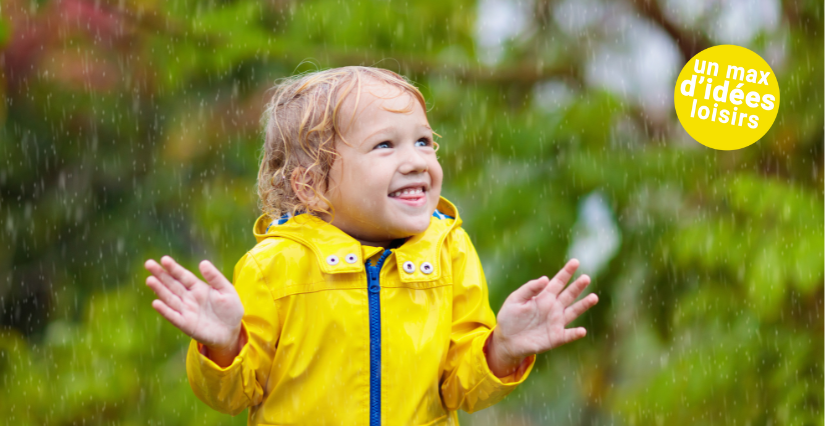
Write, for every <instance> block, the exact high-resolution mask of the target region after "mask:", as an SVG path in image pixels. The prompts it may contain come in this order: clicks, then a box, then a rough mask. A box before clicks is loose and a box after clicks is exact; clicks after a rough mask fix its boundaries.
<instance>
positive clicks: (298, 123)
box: [258, 66, 437, 219]
mask: <svg viewBox="0 0 825 426" xmlns="http://www.w3.org/2000/svg"><path fill="white" fill-rule="evenodd" d="M365 79H370V80H373V81H377V82H380V83H386V84H389V85H392V86H395V87H397V88H399V89H401V90H402V93H403V92H404V91H406V92H408V93H409V94H411V95H412V96H413V98H414V99H416V100H418V102H419V103H420V104H421V106H422V108H424V110H425V111H426V110H427V107H426V102H425V100H424V96H423V95H422V94H421V92H420V91H419V90H418V89H417V88H416V87H415V86H414V85H412V84H411V83H410V82H409V81H408V80H407V79H406V78H405V77H403V76H401V75H398V74H396V73H394V72H392V71H390V70H386V69H381V68H372V67H364V66H349V67H342V68H333V69H328V70H321V71H315V72H309V73H304V74H299V75H295V76H291V77H286V78H282V79H280V80H278V81H277V82H276V84H275V86H274V87H273V88H272V89H270V90H274V94H273V95H272V98H271V100H270V101H269V103H268V104H267V106H266V110H265V112H264V114H263V117H262V119H261V121H262V123H263V125H264V146H263V152H262V158H261V163H260V169H259V170H258V197H259V208H260V209H261V212H262V213H264V214H266V215H268V216H269V218H271V219H278V218H280V217H281V216H282V215H284V214H289V215H290V216H292V215H295V214H296V213H297V212H299V211H302V212H309V213H319V212H325V213H330V211H329V210H327V209H326V208H321V209H318V208H314V207H313V206H312V205H310V204H315V201H316V200H315V199H312V200H308V201H309V202H303V201H301V199H300V198H299V197H298V195H297V194H296V193H295V191H294V190H293V187H292V182H293V180H294V181H295V182H296V184H297V185H301V186H304V187H307V188H308V189H310V190H311V191H312V193H313V194H314V196H315V197H317V198H318V199H320V200H321V201H322V202H323V204H326V206H327V207H329V208H331V209H332V215H333V217H334V207H333V206H332V204H331V203H330V202H329V200H327V199H326V197H324V196H323V194H321V193H319V192H318V191H317V190H316V188H315V186H316V184H318V183H320V182H323V185H324V186H323V188H325V190H326V188H329V173H330V170H331V169H332V164H333V163H334V162H335V159H336V158H337V156H338V154H337V152H336V150H335V140H336V138H339V139H340V140H341V141H343V142H344V143H347V144H348V145H349V143H348V142H347V141H346V140H345V139H344V137H343V135H342V134H341V123H340V122H339V117H338V114H339V109H340V107H341V104H342V103H343V101H344V99H345V98H346V97H347V95H349V93H350V92H352V91H353V89H355V90H356V100H355V108H354V110H355V111H357V109H358V100H359V99H360V93H361V86H362V81H363V80H365ZM412 105H413V104H410V107H409V108H408V109H407V110H402V111H393V112H406V111H410V110H412ZM436 135H437V134H436ZM299 174H302V176H300V178H298V175H299ZM316 179H317V180H316ZM307 181H309V182H311V183H312V184H307V183H305V182H307Z"/></svg>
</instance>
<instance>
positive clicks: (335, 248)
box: [145, 67, 598, 425]
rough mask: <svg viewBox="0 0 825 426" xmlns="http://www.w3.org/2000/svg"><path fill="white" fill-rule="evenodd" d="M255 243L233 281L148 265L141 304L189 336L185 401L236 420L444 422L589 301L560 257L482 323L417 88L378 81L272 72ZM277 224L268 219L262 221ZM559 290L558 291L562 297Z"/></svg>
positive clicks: (391, 79) (507, 375) (502, 392)
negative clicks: (193, 399) (556, 267)
mask: <svg viewBox="0 0 825 426" xmlns="http://www.w3.org/2000/svg"><path fill="white" fill-rule="evenodd" d="M264 118H265V121H266V140H265V144H264V153H263V160H262V162H261V168H260V172H259V175H258V192H259V196H260V198H261V203H262V210H263V212H264V214H263V215H261V216H260V217H259V218H258V220H257V221H256V223H255V225H254V228H253V233H254V234H255V238H256V239H257V241H258V244H257V245H256V246H255V247H254V248H252V250H250V251H249V252H248V253H246V254H245V255H244V256H243V257H242V258H241V259H240V261H239V262H238V264H237V265H236V266H235V272H234V277H233V282H234V286H233V284H232V283H230V282H229V281H228V280H227V279H226V278H224V276H223V275H221V273H220V272H219V271H218V270H217V269H216V268H215V267H214V266H213V265H212V264H211V263H210V262H208V261H203V262H201V263H200V270H201V273H202V274H203V276H204V278H205V279H206V281H207V283H208V284H207V283H204V282H203V281H200V280H199V279H198V278H197V277H196V276H195V275H194V274H193V273H191V272H189V271H187V270H186V269H184V268H183V267H181V266H180V265H178V264H177V263H175V261H174V260H172V258H170V257H169V256H164V257H163V258H162V259H161V264H162V265H163V266H161V265H159V264H158V263H156V262H155V261H153V260H148V261H147V262H146V265H145V266H146V269H148V270H149V271H150V272H151V273H152V276H150V277H148V278H147V280H146V283H147V285H148V286H149V287H150V288H151V289H152V290H153V291H155V292H156V293H157V295H158V297H159V298H160V299H159V300H155V301H153V302H152V307H154V308H155V309H156V310H157V311H158V312H159V313H160V314H161V315H162V316H163V317H165V318H166V319H167V320H169V321H170V322H171V323H172V324H173V325H175V326H176V327H178V328H179V329H181V330H182V331H183V332H184V333H186V334H187V335H189V336H191V337H192V339H193V340H192V342H191V344H190V347H189V352H188V354H187V360H186V361H187V362H186V370H187V375H188V377H189V383H190V384H191V386H192V389H193V391H194V392H195V394H196V395H197V396H198V398H200V399H201V400H203V401H204V402H205V403H206V404H208V405H209V406H211V407H213V408H214V409H216V410H219V411H222V412H225V413H231V414H233V415H235V414H237V413H239V412H241V411H242V410H243V409H244V408H246V407H250V410H249V424H318V425H321V424H342V425H355V424H370V425H379V424H405V425H406V424H413V425H425V424H426V425H436V424H437V425H442V424H449V425H453V424H458V417H457V415H456V410H458V409H459V408H460V409H463V410H465V411H467V412H473V411H477V410H480V409H483V408H485V407H489V406H490V405H492V404H495V403H496V402H498V401H500V400H501V399H502V398H504V397H505V396H506V395H507V394H508V393H510V392H511V391H512V390H513V389H514V388H515V387H516V386H517V385H518V384H520V383H522V382H523V381H524V380H525V379H526V377H527V376H528V374H529V373H530V370H531V369H532V367H533V363H534V362H535V354H537V353H540V352H544V351H547V350H549V349H552V348H554V347H556V346H559V345H562V344H564V343H567V342H570V341H572V340H576V339H578V338H581V337H583V336H584V335H585V329H584V328H582V327H578V328H574V329H565V328H564V327H565V325H566V324H568V323H569V322H571V321H573V320H574V319H575V318H576V317H578V316H579V315H580V314H581V313H583V312H584V311H586V310H587V309H588V308H590V307H591V306H593V305H594V304H596V302H597V301H598V298H597V297H596V295H595V294H591V295H588V296H587V297H585V298H583V299H582V300H580V301H578V302H576V303H573V301H574V300H575V299H576V298H577V297H578V296H579V295H580V294H581V292H582V290H584V288H585V287H586V286H587V284H588V283H589V282H590V278H589V277H588V276H587V275H582V276H581V277H579V278H578V279H577V280H576V281H574V282H573V284H572V285H570V286H568V287H567V288H566V289H564V287H565V286H566V284H567V282H568V281H569V280H570V278H571V276H572V275H573V273H574V272H575V270H576V268H577V267H578V261H576V260H575V259H572V260H571V261H569V262H568V263H567V265H565V266H564V268H562V270H561V271H559V273H558V274H556V276H555V277H554V278H553V279H552V280H550V279H548V278H547V277H546V276H544V277H541V278H539V279H536V280H532V281H529V282H528V283H527V284H525V285H523V286H522V287H521V288H519V289H518V290H516V291H515V292H513V293H512V294H511V295H510V296H509V297H508V298H507V300H506V301H505V302H504V305H503V306H502V308H501V310H500V311H499V314H498V325H497V321H496V316H495V315H494V314H493V311H492V310H491V309H490V305H489V301H488V297H487V283H486V281H485V277H484V272H483V271H482V268H481V263H480V261H479V258H478V255H477V254H476V251H475V248H474V247H473V244H472V243H471V241H470V239H469V237H468V236H467V233H466V232H465V231H464V230H463V229H462V228H461V218H460V216H459V214H458V211H457V210H456V207H455V206H454V205H453V204H452V203H450V202H449V201H447V200H446V199H444V198H443V197H441V183H442V176H443V174H442V170H441V166H440V165H439V163H438V160H437V158H436V154H435V152H436V150H437V144H436V143H435V142H433V140H432V136H433V134H434V132H433V131H432V129H431V128H430V126H429V123H428V121H427V116H426V114H425V101H424V98H423V96H422V95H421V93H420V92H419V91H418V89H416V88H415V87H414V86H413V85H411V84H410V83H408V82H407V80H406V79H405V78H403V77H401V76H399V75H397V74H395V73H393V72H391V71H387V70H382V69H376V68H368V67H345V68H338V69H331V70H325V71H319V72H315V73H311V74H306V75H302V76H296V77H292V78H288V79H285V80H284V81H282V82H281V83H280V84H279V85H278V86H276V90H275V93H274V96H273V98H272V101H271V102H270V103H269V105H268V108H267V110H266V113H265V115H264ZM273 219H275V220H273ZM563 289H564V291H562V290H563Z"/></svg>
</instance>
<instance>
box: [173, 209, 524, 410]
mask: <svg viewBox="0 0 825 426" xmlns="http://www.w3.org/2000/svg"><path fill="white" fill-rule="evenodd" d="M280 222H284V223H283V224H279V221H277V220H276V221H271V220H270V219H269V218H268V217H266V216H265V215H264V216H261V217H260V218H258V220H257V221H256V223H255V227H254V234H255V237H256V239H257V240H258V244H257V245H256V246H255V247H254V248H253V249H252V250H250V251H249V252H248V253H246V254H245V255H244V256H243V257H242V258H241V260H240V261H239V262H238V264H237V265H236V266H235V274H234V279H233V283H234V285H235V288H236V290H237V291H238V294H239V296H240V298H241V302H243V305H244V309H245V312H244V316H243V321H242V333H243V335H242V341H246V342H247V343H246V344H245V345H244V346H243V349H241V352H240V354H238V356H237V357H236V358H235V359H234V361H233V362H232V364H231V365H229V366H228V367H226V368H221V367H219V366H217V364H215V363H214V362H212V361H211V360H210V359H209V358H208V357H207V356H204V354H205V353H206V351H205V349H204V348H203V347H202V346H201V345H199V344H198V343H197V342H196V341H194V340H193V341H192V342H191V344H190V346H189V352H188V354H187V359H186V372H187V375H188V377H189V383H190V385H191V386H192V390H193V391H194V392H195V395H197V396H198V398H200V399H201V400H202V401H204V402H205V403H206V404H207V405H209V406H210V407H212V408H214V409H216V410H218V411H221V412H224V413H230V414H233V415H235V414H238V413H239V412H241V411H243V409H244V408H246V407H250V410H249V424H250V425H296V424H301V425H378V424H381V425H457V424H458V416H457V414H456V411H455V410H458V409H459V408H460V409H463V410H465V411H467V412H474V411H478V410H481V409H483V408H486V407H489V406H491V405H493V404H495V403H497V402H498V401H500V400H501V399H502V398H504V397H505V396H506V395H507V394H508V393H510V392H511V391H512V390H513V389H514V388H515V387H516V386H517V385H519V384H520V383H522V382H523V381H524V380H525V379H526V378H527V376H528V375H529V372H530V371H531V370H532V368H533V364H534V362H535V356H530V357H528V358H527V359H526V360H525V362H524V363H522V365H521V366H520V367H519V369H518V370H517V371H516V372H514V373H513V374H512V375H510V376H507V377H504V378H501V379H499V378H498V377H496V376H495V375H494V374H493V373H492V372H491V371H490V369H489V367H488V364H487V361H486V358H485V352H486V341H487V338H488V337H489V336H490V334H491V333H492V329H493V327H495V324H496V317H495V314H494V313H493V311H492V310H491V309H490V304H489V300H488V296H487V283H486V280H485V278H484V272H483V271H482V268H481V263H480V261H479V259H478V255H477V254H476V251H475V248H474V247H473V245H472V243H471V242H470V239H469V237H468V236H467V233H466V232H465V231H464V230H463V229H462V228H461V227H460V225H461V218H460V217H459V216H458V212H457V210H456V208H455V206H453V204H452V203H450V202H449V201H447V200H446V199H445V198H443V197H442V198H441V200H440V201H439V204H438V207H437V210H436V212H435V214H434V215H433V217H432V219H431V221H430V226H429V227H428V228H427V230H426V231H425V232H423V233H422V234H419V235H415V236H413V237H411V238H410V239H409V240H407V241H406V242H405V243H404V244H403V245H401V246H400V247H398V248H390V249H386V250H385V249H383V248H381V247H369V246H362V245H361V244H360V243H359V242H358V241H356V240H355V239H354V238H352V237H350V236H349V235H347V234H345V233H344V232H343V231H341V230H340V229H338V228H337V227H335V226H333V225H331V224H328V223H326V222H324V221H323V220H321V219H320V218H318V217H315V216H312V215H309V214H299V215H297V216H294V217H292V218H289V219H288V220H287V219H285V218H284V219H282V220H280ZM367 260H369V261H370V262H369V265H365V262H366V261H367ZM244 339H245V340H244Z"/></svg>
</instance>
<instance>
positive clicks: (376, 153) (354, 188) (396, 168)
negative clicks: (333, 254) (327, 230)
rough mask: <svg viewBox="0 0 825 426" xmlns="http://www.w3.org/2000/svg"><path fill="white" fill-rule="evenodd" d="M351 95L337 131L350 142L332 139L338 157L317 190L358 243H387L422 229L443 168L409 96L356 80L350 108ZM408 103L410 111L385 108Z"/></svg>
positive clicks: (421, 111)
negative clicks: (358, 84) (325, 188)
mask: <svg viewBox="0 0 825 426" xmlns="http://www.w3.org/2000/svg"><path fill="white" fill-rule="evenodd" d="M356 95H357V93H356V90H353V91H352V92H350V93H349V95H348V96H347V98H346V99H345V100H344V102H343V103H342V104H341V109H340V110H339V117H340V122H341V123H342V127H343V129H342V134H343V136H344V138H346V140H347V142H349V144H350V145H352V146H348V145H347V144H345V143H343V142H341V141H336V145H335V147H336V150H337V152H338V154H339V157H338V158H337V159H336V160H335V163H333V165H332V169H331V170H330V176H329V181H330V186H329V190H328V191H326V192H325V196H326V197H327V199H328V200H330V202H331V203H332V205H333V206H334V207H335V220H334V221H333V222H332V224H333V225H335V226H337V227H338V228H339V229H341V230H342V231H344V232H346V233H347V234H349V235H350V236H352V237H353V238H355V239H357V240H359V241H360V242H361V243H362V244H365V245H371V246H376V247H379V246H380V247H387V246H388V245H389V243H390V242H391V241H392V240H393V239H397V238H406V237H409V236H412V235H415V234H418V233H421V232H424V231H425V230H426V229H427V227H428V226H429V224H430V217H431V216H432V214H433V212H434V211H435V208H436V205H437V204H438V200H439V196H440V195H441V181H442V178H443V172H442V170H441V165H440V164H438V160H437V159H436V156H435V149H434V146H433V132H432V129H431V128H430V126H429V123H428V121H427V115H426V114H425V112H424V109H423V108H422V106H421V104H420V103H419V102H418V101H417V100H416V99H415V98H414V97H413V96H412V95H411V94H409V93H408V92H407V91H404V90H402V89H399V88H396V87H394V86H390V85H388V84H386V83H378V82H372V81H366V82H362V85H361V98H360V100H359V101H358V109H357V110H354V109H353V107H355V98H356ZM382 98H385V99H382ZM410 105H412V107H413V109H412V111H411V112H406V113H403V112H400V113H399V112H391V111H387V109H389V110H406V109H409V106H410ZM353 114H354V118H353V119H352V120H351V121H350V118H351V117H353ZM325 219H327V220H329V217H325Z"/></svg>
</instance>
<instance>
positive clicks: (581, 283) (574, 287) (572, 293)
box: [558, 275, 590, 306]
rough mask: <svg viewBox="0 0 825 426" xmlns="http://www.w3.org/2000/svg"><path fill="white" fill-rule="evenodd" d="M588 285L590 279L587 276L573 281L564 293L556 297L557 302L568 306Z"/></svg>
mask: <svg viewBox="0 0 825 426" xmlns="http://www.w3.org/2000/svg"><path fill="white" fill-rule="evenodd" d="M588 284H590V277H589V276H587V275H582V276H580V277H578V278H576V281H573V284H570V285H569V286H567V288H566V289H564V291H562V292H561V294H560V295H559V297H558V301H559V302H561V304H562V305H563V306H568V305H570V304H571V303H573V301H574V300H576V299H577V298H578V297H579V295H580V294H582V291H583V290H584V288H585V287H587V285H588Z"/></svg>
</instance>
